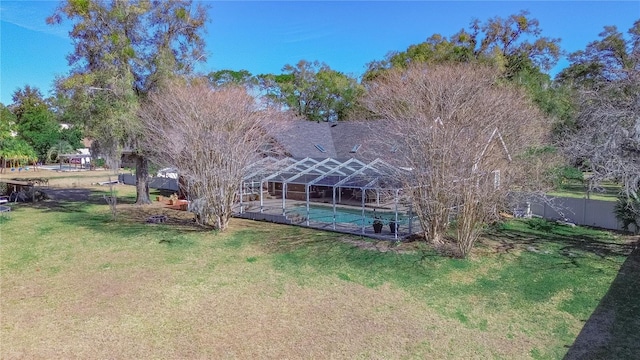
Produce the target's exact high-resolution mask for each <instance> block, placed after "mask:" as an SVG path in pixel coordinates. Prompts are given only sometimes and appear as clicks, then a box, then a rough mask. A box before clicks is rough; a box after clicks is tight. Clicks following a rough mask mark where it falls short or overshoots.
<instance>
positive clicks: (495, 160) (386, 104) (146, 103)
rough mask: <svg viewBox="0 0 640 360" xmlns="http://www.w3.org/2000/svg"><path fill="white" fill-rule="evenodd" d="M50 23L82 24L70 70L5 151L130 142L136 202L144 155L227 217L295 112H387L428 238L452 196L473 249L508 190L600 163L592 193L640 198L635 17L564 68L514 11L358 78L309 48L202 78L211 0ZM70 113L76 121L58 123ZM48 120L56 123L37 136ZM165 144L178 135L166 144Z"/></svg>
mask: <svg viewBox="0 0 640 360" xmlns="http://www.w3.org/2000/svg"><path fill="white" fill-rule="evenodd" d="M47 21H48V22H49V23H50V24H57V23H60V22H63V21H69V22H71V23H72V24H73V28H72V30H71V32H70V37H71V39H72V41H73V43H74V51H73V52H72V53H71V54H69V56H68V60H69V65H70V66H71V70H70V73H69V74H68V76H65V77H61V78H59V79H57V80H56V95H55V97H54V98H53V99H47V100H44V99H43V98H42V95H41V94H40V93H39V91H37V89H33V88H30V87H28V86H26V87H25V88H24V89H19V90H17V91H16V93H15V94H14V97H13V101H14V103H13V104H11V105H9V106H4V105H3V106H2V123H1V127H0V130H1V133H0V141H2V144H3V146H2V149H3V150H2V151H3V153H2V156H3V157H7V156H8V155H7V153H8V151H7V150H6V149H9V148H11V149H14V150H12V151H14V152H16V151H18V152H19V151H29V150H24V149H28V147H30V148H31V149H33V152H32V153H30V155H29V156H31V157H37V158H39V159H40V160H45V159H46V157H50V156H51V154H52V153H53V150H52V149H55V145H59V148H60V149H61V148H62V147H63V146H64V145H65V144H64V143H63V142H66V143H68V144H71V145H73V146H75V145H77V144H78V141H79V136H78V134H79V133H81V134H82V135H84V136H88V137H90V138H92V139H93V140H94V149H93V150H94V153H96V154H98V153H99V154H100V155H101V156H103V157H105V158H107V159H108V162H111V163H113V164H114V165H113V166H117V162H118V161H119V159H120V155H121V154H122V152H123V151H127V152H129V153H130V154H131V155H132V156H134V157H135V159H136V174H137V179H138V182H137V184H138V185H137V190H138V191H137V200H136V202H137V203H138V204H146V203H149V202H150V201H149V195H148V191H149V190H148V186H147V178H148V172H149V170H148V167H149V161H150V160H151V161H153V162H155V163H158V164H161V165H171V166H174V167H177V168H180V169H181V171H183V172H184V173H185V175H186V176H187V178H188V179H187V180H188V181H187V186H190V187H191V191H192V192H193V193H194V194H195V195H196V196H197V197H198V198H201V199H203V201H204V202H205V203H204V204H203V206H201V207H202V208H203V209H206V210H203V212H202V214H201V215H202V217H200V219H201V220H202V222H203V223H209V224H212V225H213V226H214V227H216V228H218V229H222V230H224V229H225V228H226V226H227V223H228V218H229V215H230V206H231V203H232V202H233V199H234V198H233V196H234V195H233V194H235V193H236V192H237V190H238V186H239V183H240V179H239V178H238V176H240V175H239V174H241V170H242V169H243V167H244V166H246V165H247V164H248V163H249V161H250V160H252V159H256V158H257V157H259V156H260V154H261V153H264V152H265V151H275V152H277V151H278V149H277V146H276V145H274V144H273V143H272V141H271V140H270V139H272V137H270V136H269V132H270V131H271V132H273V131H286V126H287V121H286V119H289V118H290V117H291V116H297V117H300V118H304V119H307V120H309V121H317V122H336V121H349V120H368V119H384V120H385V121H386V122H387V124H388V125H387V129H386V130H385V136H384V137H381V138H380V139H376V140H377V141H380V142H388V141H390V139H391V141H394V142H395V145H394V146H402V147H403V149H404V150H405V151H404V152H402V154H403V155H402V156H401V157H399V156H396V159H395V160H402V161H404V164H411V167H412V168H413V169H414V172H413V175H412V178H411V179H406V181H407V185H408V186H410V187H411V188H412V189H413V190H412V192H411V196H412V199H413V201H414V202H415V203H416V204H417V205H418V209H419V214H418V215H419V217H420V220H421V223H422V225H423V229H425V235H426V236H427V238H429V239H431V240H432V241H433V242H434V243H440V242H441V238H442V236H444V235H445V234H446V232H447V230H448V228H447V226H448V225H447V224H449V215H450V212H451V211H452V209H454V210H455V212H456V213H457V214H458V216H460V218H459V221H458V223H457V225H458V227H457V229H458V235H456V239H457V244H458V250H459V253H460V254H461V255H462V256H465V255H466V254H467V253H468V251H470V249H471V247H472V246H473V243H474V242H475V239H477V236H478V234H479V232H480V231H481V229H482V225H483V224H486V223H487V222H490V221H492V219H495V218H496V216H497V214H498V213H499V211H500V209H501V208H504V206H507V203H506V201H507V200H506V199H507V198H511V199H512V198H513V197H509V196H507V195H509V194H513V190H514V189H519V191H520V192H521V193H522V192H529V193H536V192H542V191H543V190H544V188H545V187H547V186H550V185H553V184H549V183H550V182H553V181H554V180H557V179H560V180H559V181H561V179H562V178H563V177H568V176H571V174H572V173H574V172H572V171H571V169H579V170H585V171H589V172H590V173H591V174H593V176H592V177H591V178H590V186H591V187H594V188H596V187H597V186H598V184H599V183H600V182H601V181H604V180H614V181H618V182H620V183H621V184H623V185H624V188H625V189H626V191H627V196H628V197H631V198H633V197H635V199H637V192H636V191H637V189H638V185H639V183H640V178H639V176H640V175H639V174H640V169H639V167H640V165H639V163H638V161H637V159H638V158H640V157H639V155H640V154H639V151H640V119H639V118H638V116H637V114H638V113H640V112H639V110H640V109H638V106H639V104H640V99H639V95H638V94H640V89H639V88H638V86H639V85H638V84H640V81H639V80H640V78H639V76H640V75H639V74H640V72H639V70H640V20H638V21H636V22H635V23H634V25H633V27H632V28H631V29H629V31H628V32H627V34H624V33H622V32H620V31H619V30H618V29H617V28H615V27H612V26H607V27H605V28H604V31H603V32H602V33H601V34H600V36H599V39H597V40H594V41H593V42H591V43H589V44H588V45H587V47H586V48H585V49H584V50H581V51H578V52H576V53H573V54H570V55H569V61H570V64H569V66H568V67H567V68H565V69H563V70H562V71H561V72H560V73H559V74H558V75H557V76H556V78H555V79H552V78H551V77H550V76H549V75H548V74H547V71H548V70H549V69H551V68H552V67H553V66H554V65H555V64H556V63H557V61H558V59H559V58H560V56H561V55H562V54H563V52H562V49H561V47H560V39H554V38H549V37H545V36H543V34H542V29H541V26H540V24H539V22H538V20H536V19H535V18H532V17H531V16H530V14H529V13H527V12H520V13H518V14H514V15H511V16H508V17H507V18H500V17H494V18H491V19H488V20H485V21H480V20H474V21H472V22H471V23H470V24H469V26H468V27H467V28H463V29H461V30H460V31H459V32H457V33H455V34H452V35H450V36H448V37H447V36H443V35H441V34H433V35H431V36H429V37H428V38H427V39H426V40H425V41H424V42H423V43H420V44H415V45H411V46H409V47H408V48H407V49H406V50H404V51H396V52H390V53H389V54H387V56H385V58H384V59H381V60H375V61H372V62H371V63H369V64H367V65H366V67H367V70H366V72H365V73H364V75H363V76H362V78H361V79H360V80H358V79H356V78H355V77H353V76H351V75H348V74H344V73H341V72H339V71H336V70H334V69H331V68H330V67H329V66H328V65H327V64H325V63H322V62H318V61H307V60H300V61H299V62H298V63H296V64H293V65H292V64H286V65H285V66H284V67H283V68H282V73H280V74H257V75H254V74H251V73H249V72H248V71H246V70H230V69H228V70H220V71H213V72H210V73H209V74H207V75H202V74H196V73H195V72H194V65H195V64H196V63H198V62H202V61H205V60H206V57H205V51H204V47H205V44H204V40H203V36H202V33H203V32H204V30H205V25H206V21H207V11H206V7H205V6H203V5H202V4H194V3H193V2H192V1H189V0H176V1H155V0H154V1H151V0H138V1H128V2H121V1H108V2H83V1H65V2H62V3H61V5H60V6H59V8H58V9H57V10H56V11H55V13H54V14H52V16H51V17H50V18H48V19H47ZM452 89H457V92H456V91H452ZM461 94H464V96H462V97H461V96H460V95H461ZM214 105H215V106H214ZM178 109H180V111H178ZM267 114H268V116H266V115H267ZM267 118H268V119H271V120H269V121H267V120H266V119H267ZM59 121H65V122H68V123H70V124H73V125H74V127H72V130H71V131H66V132H65V131H59V127H57V125H56V124H57V123H56V122H59ZM178 125H179V126H178ZM54 128H56V131H57V135H55V136H53V135H50V136H49V135H47V136H48V137H47V138H46V139H44V138H43V137H41V136H40V135H41V134H45V133H46V134H53V133H56V131H54V130H53V129H54ZM11 131H15V132H17V133H18V137H15V138H14V137H12V136H10V135H9V134H10V132H11ZM203 133H204V134H209V135H210V136H209V138H206V137H205V138H202V137H201V136H200V135H202V134H203ZM150 134H152V135H150ZM247 134H249V135H247ZM407 134H410V135H411V136H407ZM212 139H216V140H215V141H213V140H212ZM154 140H156V141H160V140H161V141H162V144H164V145H167V144H170V146H166V147H164V146H163V147H162V151H160V150H159V149H158V148H159V145H158V143H155V144H154ZM426 140H428V141H426ZM20 141H22V143H20V145H16V142H20ZM247 144H249V145H251V146H246V145H247ZM507 144H508V146H507ZM243 145H245V146H243ZM499 146H503V147H504V148H505V149H507V150H508V152H509V154H508V156H507V158H508V159H509V161H510V164H511V165H509V167H508V169H509V170H503V171H504V173H502V174H501V175H500V180H499V183H500V184H499V186H498V185H497V184H498V182H497V181H498V180H496V179H498V178H497V177H496V174H495V173H491V174H490V173H489V172H487V171H484V170H486V169H488V168H490V167H491V166H494V167H495V166H498V165H500V166H502V165H501V164H502V161H503V160H504V159H505V154H501V155H500V151H498V152H493V153H492V152H491V151H493V150H491V149H493V148H495V147H499ZM15 149H18V150H15ZM20 149H23V150H20ZM189 149H191V150H194V149H195V150H197V151H196V152H197V153H198V155H197V156H196V154H195V153H191V154H190V153H189V151H191V150H189ZM195 150H194V151H195ZM232 154H233V156H231V155H232ZM478 154H482V156H480V157H478ZM490 154H499V155H490ZM485 155H486V156H485ZM232 158H233V159H232ZM398 158H401V159H398ZM230 159H232V160H233V161H231V160H230ZM482 166H484V170H482V171H481V170H478V169H479V167H482ZM503 169H504V167H503ZM214 170H215V171H214ZM214 174H215V175H214ZM492 177H493V178H492ZM491 179H493V180H491ZM416 184H417V185H416ZM445 185H446V186H445ZM472 185H473V186H472ZM427 188H428V189H429V191H425V189H427ZM469 189H476V190H477V191H468V190H469ZM451 194H455V196H452V195H451ZM630 203H631V204H633V203H634V202H633V201H632V202H630ZM635 210H636V211H637V210H638V209H637V207H636V208H635Z"/></svg>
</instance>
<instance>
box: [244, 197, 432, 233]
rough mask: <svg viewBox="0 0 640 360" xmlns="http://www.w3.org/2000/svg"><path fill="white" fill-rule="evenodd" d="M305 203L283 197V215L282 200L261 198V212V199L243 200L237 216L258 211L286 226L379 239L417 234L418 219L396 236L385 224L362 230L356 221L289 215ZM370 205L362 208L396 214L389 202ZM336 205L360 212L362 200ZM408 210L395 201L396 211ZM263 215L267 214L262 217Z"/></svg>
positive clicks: (401, 229)
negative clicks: (313, 219) (343, 221)
mask: <svg viewBox="0 0 640 360" xmlns="http://www.w3.org/2000/svg"><path fill="white" fill-rule="evenodd" d="M305 205H306V202H304V201H299V200H286V207H285V213H287V215H286V216H283V214H282V199H265V200H264V201H263V207H262V212H260V202H259V201H250V202H244V203H243V207H244V211H243V214H238V216H239V217H243V218H248V219H250V218H253V217H252V216H254V215H255V216H257V215H258V214H260V216H259V217H258V218H264V220H266V221H271V222H277V223H283V224H288V225H296V226H303V227H310V228H313V229H318V230H325V231H335V232H339V233H346V234H352V235H359V236H366V237H370V238H375V239H379V240H392V241H393V240H402V239H404V238H406V237H408V236H410V235H412V234H415V233H419V232H420V231H421V230H420V225H419V222H418V221H417V220H416V221H413V222H412V227H411V232H409V231H408V230H409V229H408V228H407V226H400V227H399V229H398V233H397V237H396V234H394V233H392V232H391V231H390V229H389V226H388V225H385V226H384V227H383V229H382V232H381V233H377V234H376V233H374V231H373V227H372V226H371V225H366V226H365V227H364V229H363V228H362V226H359V225H356V224H348V223H338V222H337V223H335V224H334V223H333V222H319V221H312V220H310V221H307V219H306V218H305V217H304V216H301V215H297V214H293V215H292V214H290V212H291V209H292V208H294V207H300V206H305ZM309 205H312V206H324V207H327V208H331V207H332V204H327V203H322V202H313V201H312V202H310V203H309ZM367 205H370V206H367V207H365V211H367V212H370V211H373V210H374V209H375V210H378V211H379V213H380V214H381V215H382V214H383V216H385V217H388V216H390V215H392V214H395V211H394V209H393V207H394V205H393V204H391V206H392V208H389V207H388V204H387V207H384V206H372V205H373V204H367ZM336 208H339V209H348V210H351V211H354V210H355V211H362V207H361V203H358V204H353V205H351V204H336ZM408 210H409V209H408V208H407V207H406V206H401V205H400V204H398V213H399V214H401V213H406V212H407V211H408ZM265 215H266V216H265Z"/></svg>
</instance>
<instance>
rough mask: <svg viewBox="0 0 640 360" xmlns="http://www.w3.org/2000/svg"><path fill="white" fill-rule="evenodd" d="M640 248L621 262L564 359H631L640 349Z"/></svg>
mask: <svg viewBox="0 0 640 360" xmlns="http://www.w3.org/2000/svg"><path fill="white" fill-rule="evenodd" d="M638 299H640V248H636V249H635V250H634V251H633V252H632V253H631V255H629V257H628V258H627V260H626V261H625V262H624V264H623V265H622V267H621V268H620V271H619V272H618V275H617V277H616V278H615V280H614V281H613V283H611V286H610V287H609V290H608V292H607V294H606V295H605V296H604V297H603V298H602V300H601V301H600V303H599V304H598V307H597V308H596V309H595V311H594V312H593V313H592V314H591V316H590V317H589V319H588V320H586V322H585V324H584V327H583V328H582V330H581V331H580V334H578V337H577V338H576V340H575V342H574V343H573V345H571V347H570V348H569V351H568V352H567V354H566V356H565V357H564V359H566V360H570V359H571V360H572V359H633V358H637V356H638V354H639V353H640V302H639V301H638Z"/></svg>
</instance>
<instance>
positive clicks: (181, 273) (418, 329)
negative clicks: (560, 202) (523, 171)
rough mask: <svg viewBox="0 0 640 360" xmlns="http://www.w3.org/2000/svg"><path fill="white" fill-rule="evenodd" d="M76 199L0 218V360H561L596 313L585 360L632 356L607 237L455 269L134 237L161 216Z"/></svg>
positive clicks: (633, 280) (440, 263) (613, 240)
mask: <svg viewBox="0 0 640 360" xmlns="http://www.w3.org/2000/svg"><path fill="white" fill-rule="evenodd" d="M123 195H126V196H127V197H128V195H129V194H123ZM92 199H96V200H95V201H93V202H94V203H52V202H49V203H47V202H45V203H40V204H36V205H35V206H33V205H30V204H27V205H18V206H15V207H14V209H13V210H14V211H12V212H11V214H10V216H8V217H7V216H5V217H0V226H1V232H0V260H1V262H0V274H1V280H2V281H1V287H0V290H1V292H0V297H1V298H0V300H1V304H2V305H1V306H2V307H1V315H2V317H1V318H0V319H1V320H0V321H1V325H0V326H1V328H0V335H1V337H0V343H1V344H2V346H1V347H0V358H3V359H5V358H6V359H11V358H68V357H74V358H176V359H177V358H345V359H352V358H381V359H387V358H419V359H422V358H438V359H440V358H451V359H459V358H503V359H513V358H536V359H537V358H540V359H560V358H563V357H564V356H565V354H566V353H567V351H569V355H570V356H571V355H572V354H574V355H576V354H580V351H583V350H584V349H585V346H589V345H590V344H591V345H592V344H593V343H594V342H593V341H589V340H590V339H591V338H590V337H589V336H590V335H589V334H586V333H585V332H584V331H583V333H581V330H582V329H583V327H584V326H585V324H587V325H589V324H592V323H593V321H591V322H590V320H589V319H590V318H591V317H592V314H593V313H594V310H596V309H598V312H597V314H599V315H598V316H603V317H605V318H606V321H608V323H607V322H605V323H607V324H611V326H609V327H607V328H606V329H605V331H607V334H605V335H606V336H608V339H609V340H607V342H605V343H604V344H601V346H599V347H598V348H597V349H595V350H594V349H591V350H593V351H595V352H596V353H598V351H599V353H598V354H601V355H602V356H604V357H607V358H633V357H634V356H635V355H636V354H637V353H638V351H640V341H638V335H637V334H638V333H640V326H639V324H638V320H637V319H639V318H640V310H639V309H638V306H637V305H635V304H636V303H638V302H637V299H638V298H640V291H639V289H640V286H636V285H638V284H637V279H638V278H640V270H639V269H638V267H637V266H636V265H637V264H636V263H631V264H630V260H627V258H628V255H629V253H630V252H631V246H629V245H628V243H626V242H624V241H623V239H621V238H619V237H617V236H614V235H612V234H610V233H606V232H600V231H595V230H590V229H584V228H570V227H565V226H558V225H552V224H547V223H544V222H538V223H531V224H528V223H526V222H521V221H516V222H510V223H507V224H504V225H502V226H499V227H497V228H495V229H492V230H491V231H490V233H489V234H488V235H487V238H486V239H484V240H483V241H482V242H481V244H480V245H479V246H478V248H477V249H475V252H474V255H473V256H472V257H471V258H470V259H468V260H458V259H449V258H443V257H440V256H437V255H436V254H435V253H434V252H432V251H431V250H430V249H429V248H428V247H427V246H426V245H424V244H416V243H412V244H403V245H401V246H398V247H395V248H394V247H391V248H389V247H388V246H385V245H386V244H383V243H379V244H376V243H368V242H363V239H361V238H359V237H352V236H345V235H339V234H335V233H330V232H320V231H315V230H311V229H305V228H299V227H291V226H283V225H274V224H269V223H261V222H251V221H244V220H235V219H234V220H233V221H232V226H231V229H230V230H229V231H228V232H227V233H224V234H220V233H215V232H212V231H206V230H202V229H199V228H197V227H194V226H193V225H192V224H191V223H190V221H189V219H188V218H186V217H184V213H179V212H168V213H167V214H168V215H169V216H170V219H169V221H168V223H167V224H162V225H151V224H145V223H144V219H145V216H147V215H149V214H153V213H158V212H160V211H161V210H162V209H159V208H141V207H136V206H134V205H129V204H124V205H121V210H120V214H119V220H118V221H117V222H112V221H110V219H111V216H110V213H109V210H108V208H107V206H106V205H102V204H100V202H99V197H97V196H96V197H94V198H92ZM125 200H127V199H125ZM90 202H92V201H91V200H90ZM124 202H130V199H128V200H127V201H124ZM162 211H165V210H162ZM181 216H182V217H181ZM375 247H379V248H382V249H385V250H386V251H378V250H372V249H371V248H375ZM629 259H632V257H629ZM625 261H626V263H625ZM623 264H624V267H625V268H624V269H625V272H624V273H623V276H621V275H620V274H619V273H620V269H621V267H622V266H623ZM634 264H636V265H634ZM612 284H613V285H612ZM622 309H624V310H622ZM598 319H600V317H599V318H598ZM579 335H580V336H579ZM596 335H597V334H596ZM577 338H578V339H583V340H584V339H586V340H585V341H586V342H585V344H586V345H584V344H582V343H579V344H578V343H576V346H574V347H572V345H573V344H574V342H575V341H576V339H577ZM600 338H601V337H600ZM578 345H580V346H578Z"/></svg>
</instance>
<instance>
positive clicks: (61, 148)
mask: <svg viewBox="0 0 640 360" xmlns="http://www.w3.org/2000/svg"><path fill="white" fill-rule="evenodd" d="M75 152H76V149H75V148H74V147H73V146H71V144H69V142H68V141H65V140H60V141H58V142H57V143H56V144H55V145H53V146H52V147H51V148H49V150H48V151H47V160H51V161H53V160H54V158H55V159H56V160H58V161H60V158H59V157H60V155H62V154H71V153H75Z"/></svg>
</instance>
